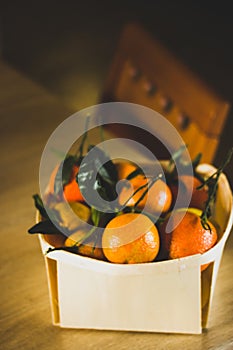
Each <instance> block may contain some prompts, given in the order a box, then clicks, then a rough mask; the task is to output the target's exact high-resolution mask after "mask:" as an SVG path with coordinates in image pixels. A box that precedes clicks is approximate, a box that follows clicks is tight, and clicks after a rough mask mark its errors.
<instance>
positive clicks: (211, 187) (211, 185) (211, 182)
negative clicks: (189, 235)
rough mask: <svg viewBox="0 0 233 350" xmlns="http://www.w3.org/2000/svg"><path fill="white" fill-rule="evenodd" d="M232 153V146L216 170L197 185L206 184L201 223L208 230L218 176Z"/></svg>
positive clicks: (228, 161)
mask: <svg viewBox="0 0 233 350" xmlns="http://www.w3.org/2000/svg"><path fill="white" fill-rule="evenodd" d="M232 154H233V147H232V148H231V149H230V150H229V151H228V153H227V156H226V158H225V160H224V161H223V163H222V165H221V166H220V167H219V168H218V169H217V170H216V172H215V173H213V174H212V175H211V176H209V177H208V178H207V179H206V180H204V181H203V183H202V184H201V185H200V186H198V187H197V189H198V190H199V189H202V188H203V187H204V186H206V185H207V186H208V199H207V201H206V204H205V209H204V210H203V212H202V214H201V223H202V226H203V228H204V229H208V230H210V226H209V225H208V222H207V220H208V218H209V217H210V216H211V215H212V206H213V204H214V201H215V198H216V193H217V188H218V180H219V178H220V175H221V174H222V173H223V170H224V169H225V168H226V166H227V165H228V164H229V163H230V161H231V157H232Z"/></svg>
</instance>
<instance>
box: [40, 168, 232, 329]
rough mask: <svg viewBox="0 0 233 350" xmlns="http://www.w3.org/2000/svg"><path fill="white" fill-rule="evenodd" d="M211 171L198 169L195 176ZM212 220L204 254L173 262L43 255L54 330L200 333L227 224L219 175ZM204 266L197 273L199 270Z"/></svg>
mask: <svg viewBox="0 0 233 350" xmlns="http://www.w3.org/2000/svg"><path fill="white" fill-rule="evenodd" d="M215 170H216V169H215V168H214V167H212V166H210V165H207V164H202V165H200V166H199V167H198V171H199V172H200V173H202V174H207V175H210V174H212V173H213V172H214V171H215ZM214 219H215V220H216V221H217V222H218V224H219V225H220V229H221V233H222V234H221V235H220V239H219V240H218V243H217V244H216V245H215V246H214V247H213V248H212V249H210V250H209V251H208V252H206V253H204V254H202V255H200V254H197V255H193V256H189V257H185V258H182V259H177V260H169V261H162V262H156V263H155V262H154V263H145V264H135V265H124V264H122V265H120V264H112V263H109V262H105V261H99V260H95V259H92V258H88V257H83V256H79V255H75V254H71V253H69V252H65V251H53V252H51V253H49V254H45V253H46V251H47V250H48V248H49V247H50V245H49V244H48V243H47V242H46V241H45V240H44V237H43V235H40V236H39V239H40V243H41V248H42V252H43V254H44V257H45V263H46V271H47V278H48V285H49V296H50V302H51V310H52V320H53V324H54V325H58V326H60V327H67V328H89V329H105V330H107V329H109V330H128V331H148V332H169V333H170V332H177V333H194V334H195V333H196V334H198V333H201V332H202V329H203V328H206V327H207V326H208V316H209V311H210V309H211V304H212V299H213V294H214V287H215V283H216V278H217V273H218V269H219V265H220V261H221V257H222V253H223V249H224V246H225V243H226V240H227V238H228V236H229V233H230V230H231V227H232V222H233V210H232V193H231V189H230V186H229V184H228V181H227V179H226V177H225V175H221V177H220V181H219V186H218V192H217V199H216V209H215V213H214ZM206 263H210V264H209V266H208V268H207V269H206V270H205V271H203V272H201V265H203V264H206Z"/></svg>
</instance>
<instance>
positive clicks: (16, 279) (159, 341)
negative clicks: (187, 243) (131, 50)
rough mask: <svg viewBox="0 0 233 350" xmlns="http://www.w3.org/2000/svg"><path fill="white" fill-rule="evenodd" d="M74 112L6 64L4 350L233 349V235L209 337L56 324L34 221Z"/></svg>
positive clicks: (0, 91) (1, 66) (0, 76)
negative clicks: (52, 148)
mask: <svg viewBox="0 0 233 350" xmlns="http://www.w3.org/2000/svg"><path fill="white" fill-rule="evenodd" d="M71 113H72V111H70V110H68V108H66V107H65V106H63V105H61V104H60V102H59V101H58V100H57V99H56V98H55V97H54V96H51V95H50V94H49V93H48V92H47V91H46V90H44V89H43V88H41V87H40V86H38V85H36V84H35V83H34V82H32V81H30V80H29V79H27V78H26V77H24V76H22V75H21V74H20V73H19V72H17V71H15V70H14V69H12V68H11V67H9V66H8V65H7V64H6V63H4V62H0V117H1V124H0V129H1V139H0V140H1V150H2V151H1V175H0V176H1V182H0V184H1V201H0V206H1V209H0V210H1V216H0V220H1V234H0V242H1V243H0V248H1V255H0V259H1V269H0V278H1V299H0V304H1V305H0V315H1V317H0V323H1V326H0V339H1V349H24V350H26V349H30V350H31V349H41V350H45V349H57V348H59V349H61V350H62V349H71V350H72V349H80V350H81V349H85V350H86V349H118V350H120V349H130V348H132V347H134V349H135V350H136V349H158V350H159V349H168V350H169V349H182V348H183V349H186V350H188V349H192V350H193V349H216V350H217V349H218V350H220V349H233V312H232V311H233V295H232V290H233V279H232V270H233V235H231V236H230V238H229V239H228V241H227V244H226V247H225V250H224V254H223V259H222V262H221V266H220V271H219V274H218V279H217V285H216V289H215V295H214V301H213V306H212V310H211V313H210V324H209V329H208V331H205V332H203V333H202V334H201V335H181V334H161V333H160V334H157V333H138V332H120V331H96V330H74V329H61V328H59V327H55V326H53V325H52V323H51V318H50V306H49V298H48V288H47V281H46V276H45V266H44V259H43V257H42V254H41V251H40V247H39V242H38V239H37V237H35V236H30V235H28V234H27V229H28V228H29V227H30V226H32V224H33V223H34V217H35V210H34V207H33V201H32V194H34V193H37V192H38V191H39V187H38V169H39V162H40V157H41V153H42V151H43V148H44V145H45V143H46V141H47V139H48V137H49V136H50V134H51V132H52V131H53V130H54V129H55V128H56V126H58V125H59V123H60V122H61V121H62V120H64V119H65V118H67V117H68V116H69V115H70V114H71Z"/></svg>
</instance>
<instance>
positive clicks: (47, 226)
mask: <svg viewBox="0 0 233 350" xmlns="http://www.w3.org/2000/svg"><path fill="white" fill-rule="evenodd" d="M28 233H31V234H34V233H46V234H51V235H53V234H57V233H61V231H60V230H59V229H58V228H57V227H56V226H55V225H54V224H53V223H52V221H50V220H49V219H47V220H44V221H40V222H38V223H37V224H36V225H34V226H32V227H31V228H30V229H29V230H28Z"/></svg>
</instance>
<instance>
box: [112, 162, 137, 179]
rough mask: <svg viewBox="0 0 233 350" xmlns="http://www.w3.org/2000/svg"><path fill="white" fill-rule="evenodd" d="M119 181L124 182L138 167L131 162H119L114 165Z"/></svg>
mask: <svg viewBox="0 0 233 350" xmlns="http://www.w3.org/2000/svg"><path fill="white" fill-rule="evenodd" d="M115 165H116V168H117V174H118V179H119V180H124V179H126V178H127V176H128V175H129V174H131V173H132V172H133V171H134V170H136V169H137V168H138V167H137V166H136V165H135V164H134V163H131V162H126V161H119V162H116V163H115Z"/></svg>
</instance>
